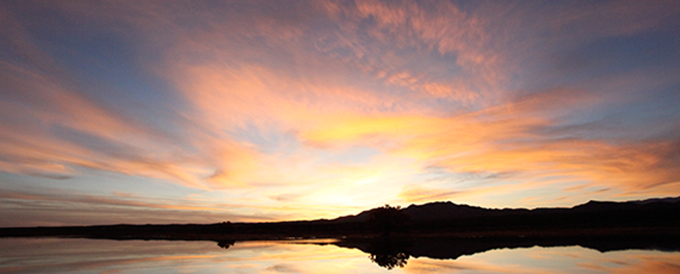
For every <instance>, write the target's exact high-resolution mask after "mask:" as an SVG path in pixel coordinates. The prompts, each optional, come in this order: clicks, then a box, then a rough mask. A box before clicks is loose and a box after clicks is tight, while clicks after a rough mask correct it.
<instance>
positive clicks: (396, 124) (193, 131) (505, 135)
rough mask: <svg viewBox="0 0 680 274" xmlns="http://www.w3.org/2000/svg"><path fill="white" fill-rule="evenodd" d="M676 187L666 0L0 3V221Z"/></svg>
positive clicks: (261, 215)
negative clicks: (576, 0) (573, 0)
mask: <svg viewBox="0 0 680 274" xmlns="http://www.w3.org/2000/svg"><path fill="white" fill-rule="evenodd" d="M669 196H680V2H678V1H673V0H672V1H581V2H571V1H518V2H511V1H490V2H485V1H418V2H411V1H317V0H312V1H250V0H248V1H24V0H21V1H2V2H0V226H36V225H92V224H115V223H133V224H145V223H214V222H222V221H226V220H229V221H232V222H235V221H278V220H299V219H316V218H334V217H337V216H341V215H348V214H356V213H358V212H360V211H362V210H365V209H368V208H372V207H376V206H380V205H383V204H391V205H401V206H408V205H409V204H414V203H415V204H422V203H426V202H431V201H444V200H445V201H452V202H454V203H462V204H470V205H477V206H484V207H496V208H503V207H527V208H535V207H557V206H573V205H577V204H581V203H585V202H587V201H589V200H617V201H622V200H635V199H646V198H651V197H669Z"/></svg>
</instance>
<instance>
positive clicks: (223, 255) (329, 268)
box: [0, 239, 680, 274]
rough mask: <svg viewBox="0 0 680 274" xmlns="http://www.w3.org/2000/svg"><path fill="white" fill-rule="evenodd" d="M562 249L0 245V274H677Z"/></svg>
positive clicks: (381, 242)
mask: <svg viewBox="0 0 680 274" xmlns="http://www.w3.org/2000/svg"><path fill="white" fill-rule="evenodd" d="M560 244H562V243H538V244H537V243H535V242H514V243H505V245H501V246H500V247H499V245H494V244H493V243H491V242H485V241H484V240H482V241H474V240H469V241H460V240H458V241H455V240H445V239H431V240H426V241H407V240H395V239H377V240H372V241H349V240H344V241H328V240H326V241H259V242H258V241H253V242H233V241H222V242H218V243H217V244H216V242H209V241H140V240H133V241H111V240H87V239H0V273H66V272H68V273H139V272H145V273H320V272H322V273H327V274H332V273H386V272H387V273H555V272H561V273H651V272H653V273H680V263H678V262H680V252H668V251H664V252H662V251H658V250H637V249H636V250H618V251H608V252H604V253H603V252H600V251H598V250H595V249H590V248H583V247H580V246H577V245H571V244H572V243H566V244H569V245H568V246H561V245H560ZM513 245H514V246H513ZM526 245H529V246H528V247H525V246H526ZM619 245H620V243H619ZM605 247H606V245H601V248H605ZM668 247H669V246H668V245H665V246H660V247H659V248H657V249H663V250H668ZM224 248H228V249H224ZM367 257H368V258H367Z"/></svg>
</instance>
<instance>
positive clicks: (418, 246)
mask: <svg viewBox="0 0 680 274" xmlns="http://www.w3.org/2000/svg"><path fill="white" fill-rule="evenodd" d="M332 244H333V245H336V246H339V247H344V248H356V249H359V250H361V251H362V252H364V253H368V254H370V256H369V258H370V259H371V261H372V262H374V263H376V264H378V265H379V266H381V267H384V268H387V269H392V268H395V267H404V266H405V265H406V264H407V263H408V259H409V258H410V257H415V258H418V257H427V258H432V259H450V260H455V259H457V258H459V257H460V256H463V255H473V254H476V253H482V252H486V251H489V250H494V249H503V248H530V247H534V246H539V247H565V246H581V247H584V248H589V249H594V250H597V251H599V252H608V251H617V250H658V251H670V252H673V251H674V252H678V251H680V240H678V239H668V238H659V237H656V238H630V237H628V238H622V237H610V238H608V237H572V238H559V239H545V238H539V239H530V238H430V239H427V238H426V239H417V240H409V239H391V238H377V239H350V240H341V241H338V242H334V243H332ZM678 270H680V267H679V268H678Z"/></svg>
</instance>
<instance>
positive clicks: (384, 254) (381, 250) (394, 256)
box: [365, 238, 410, 270]
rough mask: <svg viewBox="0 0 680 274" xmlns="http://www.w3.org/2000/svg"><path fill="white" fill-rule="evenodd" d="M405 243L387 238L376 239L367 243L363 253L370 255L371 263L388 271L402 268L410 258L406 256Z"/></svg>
mask: <svg viewBox="0 0 680 274" xmlns="http://www.w3.org/2000/svg"><path fill="white" fill-rule="evenodd" d="M407 245H408V244H407V243H406V242H399V241H393V240H391V239H389V238H385V239H378V240H374V241H370V242H369V246H368V248H367V250H365V252H368V253H370V254H371V255H370V256H369V258H370V259H371V262H374V263H376V264H378V265H379V266H381V267H384V268H387V269H388V270H390V269H392V268H395V267H404V266H405V265H406V263H407V262H408V259H409V257H410V255H409V254H407V248H408V246H407Z"/></svg>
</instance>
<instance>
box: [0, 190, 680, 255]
mask: <svg viewBox="0 0 680 274" xmlns="http://www.w3.org/2000/svg"><path fill="white" fill-rule="evenodd" d="M386 210H387V211H389V212H391V213H390V214H379V213H380V212H381V211H386ZM383 213H384V212H383ZM381 215H382V217H380V216H381ZM385 216H387V217H385ZM678 216H680V197H671V198H655V199H647V200H639V201H627V202H606V201H590V202H587V203H585V204H581V205H577V206H575V207H572V208H536V209H523V208H519V209H509V208H505V209H489V208H482V207H477V206H470V205H460V204H455V203H453V202H433V203H427V204H423V205H410V206H408V207H406V208H400V207H390V206H388V205H386V206H384V207H380V208H374V209H370V210H366V211H363V212H360V213H359V214H357V215H349V216H343V217H339V218H336V219H331V220H326V219H321V220H310V221H288V222H269V223H238V222H234V223H232V222H222V223H216V224H172V225H124V224H121V225H100V226H72V227H24V228H21V227H19V228H0V237H81V238H98V239H165V240H213V241H218V242H220V241H221V242H223V243H228V242H229V241H240V240H276V239H300V238H342V239H346V238H376V237H381V236H390V237H393V238H394V237H396V238H399V237H401V238H404V237H409V238H423V237H429V238H436V237H440V238H452V237H453V238H474V237H486V238H503V237H505V238H508V237H510V238H516V237H533V238H542V239H556V238H570V237H581V238H582V237H603V236H607V237H609V236H616V237H674V238H676V239H677V238H680V218H678ZM376 217H380V218H376ZM385 218H387V219H385ZM390 218H395V219H394V220H391V219H390ZM376 220H378V221H380V223H381V224H382V225H376V223H375V221H376ZM372 221H373V223H372ZM385 224H390V225H387V226H386V225H385ZM389 226H393V227H389ZM227 246H228V245H225V247H227Z"/></svg>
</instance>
